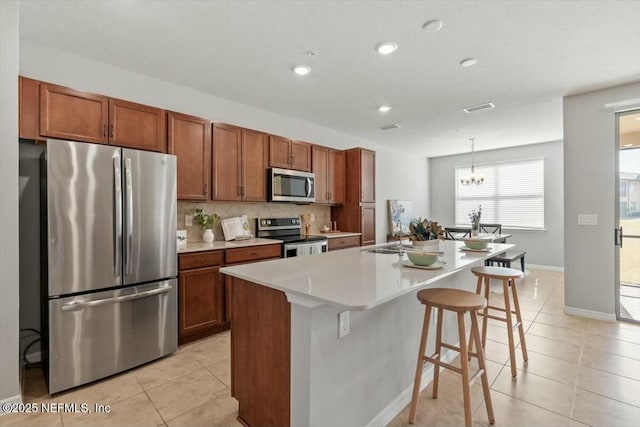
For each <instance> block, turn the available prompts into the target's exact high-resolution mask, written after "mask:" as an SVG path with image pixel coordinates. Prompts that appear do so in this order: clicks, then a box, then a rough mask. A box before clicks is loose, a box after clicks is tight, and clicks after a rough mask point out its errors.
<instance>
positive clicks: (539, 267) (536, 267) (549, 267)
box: [526, 263, 564, 273]
mask: <svg viewBox="0 0 640 427" xmlns="http://www.w3.org/2000/svg"><path fill="white" fill-rule="evenodd" d="M526 267H527V268H530V269H532V270H547V271H559V272H561V273H564V267H556V266H555V265H540V264H529V263H527V264H526Z"/></svg>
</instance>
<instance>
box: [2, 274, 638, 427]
mask: <svg viewBox="0 0 640 427" xmlns="http://www.w3.org/2000/svg"><path fill="white" fill-rule="evenodd" d="M563 285H564V283H563V275H562V274H561V273H556V272H549V271H542V270H536V271H533V272H532V273H531V274H530V275H528V276H527V277H526V279H524V280H523V281H521V282H520V283H519V290H520V292H519V294H520V300H521V305H522V309H523V316H524V319H525V320H524V326H525V329H526V332H527V333H526V340H527V347H528V350H529V361H528V362H527V363H523V361H522V357H521V353H518V361H517V366H518V377H517V378H515V379H513V378H512V377H511V373H510V368H509V366H510V365H509V360H508V359H509V351H508V347H507V344H506V343H507V338H506V329H505V324H504V323H502V322H497V321H493V320H492V321H490V327H489V330H488V341H487V348H486V353H487V359H488V361H487V370H488V375H489V381H490V383H491V397H492V400H493V408H494V413H495V418H496V424H495V425H496V426H585V425H589V426H612V427H623V426H634V427H637V426H638V425H640V325H638V324H632V323H622V322H617V323H610V322H600V321H594V320H587V319H583V318H579V317H574V316H568V315H565V314H564V313H563V305H564V299H563ZM501 298H502V296H501V295H497V294H492V295H491V299H492V304H495V305H498V304H500V302H501ZM229 340H230V335H229V333H224V334H219V335H216V336H215V337H211V338H208V339H205V340H201V341H198V342H195V343H192V344H188V345H185V346H182V347H180V348H179V350H178V351H177V353H175V354H174V355H172V356H170V357H167V358H165V359H162V360H160V361H158V362H155V363H150V364H148V365H145V366H143V367H141V368H138V369H135V370H132V371H129V372H126V373H124V374H121V375H118V376H115V377H112V378H109V379H107V380H104V381H101V382H98V383H95V384H91V385H88V386H84V387H79V388H77V389H74V390H71V391H70V392H67V393H61V394H58V395H56V396H53V397H51V396H49V395H48V394H47V391H46V387H45V384H44V380H43V378H42V373H41V372H40V371H39V370H37V369H29V370H27V373H26V377H25V382H24V384H25V396H24V400H25V402H42V401H44V402H46V401H52V402H89V403H91V404H93V403H95V402H98V403H102V404H109V405H111V412H110V413H109V414H92V415H83V414H71V413H55V414H9V415H5V416H2V417H0V426H26V425H29V426H62V425H64V426H82V425H87V426H97V425H102V426H111V425H113V426H119V425H127V426H170V427H172V426H240V424H239V423H238V422H237V421H236V415H237V411H238V403H237V401H236V400H235V399H234V398H232V397H231V396H230V390H229V385H230V354H229ZM454 363H456V362H454ZM474 363H475V360H474ZM440 378H441V381H440V389H439V398H438V399H437V400H433V399H431V386H428V387H427V388H426V389H425V390H424V391H423V392H422V393H421V396H420V402H419V406H418V416H417V420H416V425H428V426H461V425H464V412H463V404H462V399H461V383H460V377H459V375H457V374H454V373H451V372H448V371H444V372H443V373H442V375H441V377H440ZM472 406H473V408H474V426H475V427H478V426H485V425H488V420H487V415H486V409H485V405H484V402H483V399H482V388H481V386H480V383H479V382H478V383H476V384H474V385H473V387H472ZM407 418H408V408H405V409H404V410H403V411H402V412H401V413H400V414H399V415H398V416H397V417H396V418H395V419H394V420H393V421H392V422H391V423H390V424H389V426H390V427H396V426H404V425H407V424H408V422H407Z"/></svg>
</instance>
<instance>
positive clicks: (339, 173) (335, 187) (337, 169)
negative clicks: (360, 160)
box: [327, 149, 345, 205]
mask: <svg viewBox="0 0 640 427" xmlns="http://www.w3.org/2000/svg"><path fill="white" fill-rule="evenodd" d="M344 185H345V179H344V151H339V150H331V149H330V150H329V164H328V166H327V187H328V191H329V203H331V204H332V205H341V204H343V203H344Z"/></svg>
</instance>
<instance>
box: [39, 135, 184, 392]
mask: <svg viewBox="0 0 640 427" xmlns="http://www.w3.org/2000/svg"><path fill="white" fill-rule="evenodd" d="M41 184H42V185H41V200H42V203H41V218H42V221H41V233H42V235H43V240H42V254H41V255H42V256H41V260H42V263H43V265H42V295H43V301H42V302H43V303H42V308H43V313H42V322H43V325H42V331H43V341H44V342H43V344H44V345H43V352H44V354H43V366H44V368H45V373H46V374H47V376H48V384H49V392H50V393H52V394H53V393H56V392H59V391H62V390H65V389H68V388H71V387H75V386H78V385H80V384H85V383H88V382H91V381H94V380H97V379H100V378H104V377H106V376H109V375H112V374H114V373H117V372H120V371H124V370H126V369H130V368H132V367H135V366H138V365H141V364H143V363H145V362H148V361H150V360H153V359H156V358H159V357H161V356H164V355H166V354H168V353H171V352H173V351H175V350H176V348H177V344H178V330H177V328H178V319H177V287H178V285H177V280H176V275H177V268H176V264H177V256H176V215H177V214H176V159H175V156H172V155H166V154H159V153H150V152H144V151H139V150H130V149H125V148H118V147H112V146H108V145H97V144H88V143H81V142H72V141H60V140H48V141H47V149H46V152H45V153H44V154H43V158H42V170H41Z"/></svg>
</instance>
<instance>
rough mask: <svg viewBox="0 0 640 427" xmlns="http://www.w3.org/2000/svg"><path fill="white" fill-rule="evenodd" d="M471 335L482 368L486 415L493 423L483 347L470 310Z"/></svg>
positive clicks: (474, 316) (475, 315)
mask: <svg viewBox="0 0 640 427" xmlns="http://www.w3.org/2000/svg"><path fill="white" fill-rule="evenodd" d="M471 335H472V336H473V338H474V340H475V341H476V346H477V348H478V350H477V356H478V365H479V366H480V369H482V370H483V373H482V377H481V378H482V391H483V393H484V404H485V406H486V407H487V415H488V416H489V424H494V423H495V418H494V416H493V404H492V403H491V391H490V390H489V379H488V378H487V366H486V363H485V360H484V349H483V348H482V344H481V343H480V332H479V331H478V315H477V313H476V312H475V311H472V312H471Z"/></svg>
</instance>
